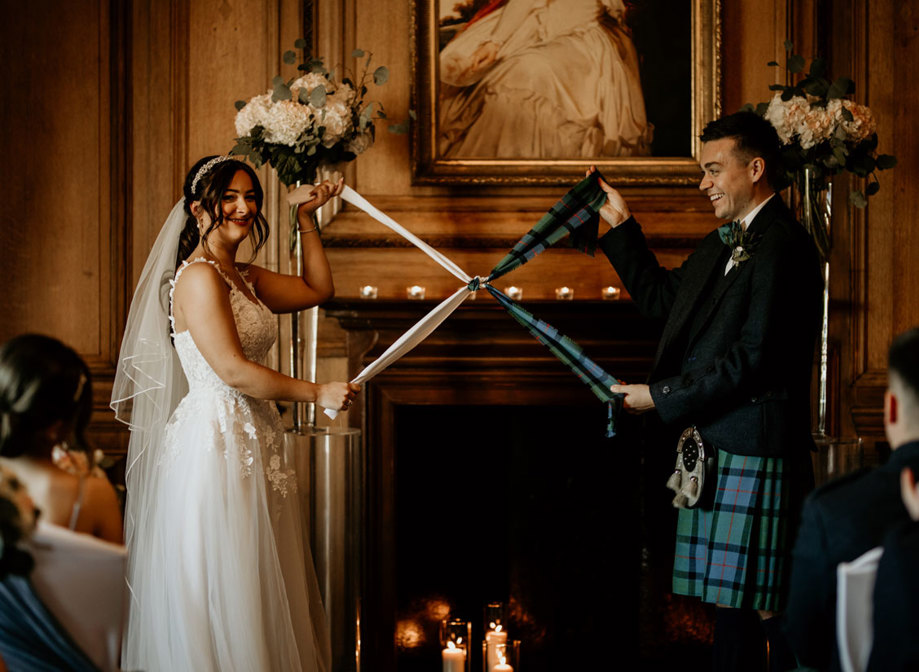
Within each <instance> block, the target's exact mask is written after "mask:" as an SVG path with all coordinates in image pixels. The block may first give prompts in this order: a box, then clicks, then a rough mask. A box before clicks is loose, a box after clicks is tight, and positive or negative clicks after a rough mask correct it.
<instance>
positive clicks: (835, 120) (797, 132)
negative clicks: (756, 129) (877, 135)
mask: <svg viewBox="0 0 919 672" xmlns="http://www.w3.org/2000/svg"><path fill="white" fill-rule="evenodd" d="M817 100H818V99H817V98H815V97H812V96H808V97H807V98H804V97H802V96H794V97H792V98H791V99H789V100H782V97H781V95H780V94H776V95H775V96H773V98H772V100H771V101H769V107H768V108H767V110H766V115H765V116H766V120H767V121H769V122H770V123H771V124H772V125H773V126H774V127H775V130H776V132H777V133H778V136H779V139H780V140H781V141H782V144H785V145H788V144H791V143H792V142H794V141H797V142H798V143H799V144H800V145H801V147H802V148H803V149H810V148H811V147H814V146H815V145H818V144H820V143H821V142H825V141H827V140H829V139H830V138H832V137H833V135H834V134H835V133H836V131H837V129H840V128H841V129H842V130H843V131H844V132H845V135H846V138H845V139H846V141H847V142H852V143H859V142H862V141H863V140H866V139H868V138H869V137H871V135H872V134H873V133H874V132H875V131H876V130H877V124H876V123H875V121H874V118H873V117H872V115H871V110H869V109H868V108H867V107H865V106H864V105H859V104H857V103H854V102H852V101H851V100H845V99H839V98H834V99H833V100H830V101H829V102H828V103H827V104H826V106H825V107H824V106H821V105H814V104H813V103H814V102H815V101H817ZM843 109H845V110H848V111H849V112H850V113H851V115H852V120H851V121H849V120H847V119H845V118H844V117H843Z"/></svg>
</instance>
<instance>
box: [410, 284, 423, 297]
mask: <svg viewBox="0 0 919 672" xmlns="http://www.w3.org/2000/svg"><path fill="white" fill-rule="evenodd" d="M424 293H425V289H424V287H422V286H420V285H412V286H411V287H406V288H405V295H406V296H407V297H408V298H410V299H423V298H424Z"/></svg>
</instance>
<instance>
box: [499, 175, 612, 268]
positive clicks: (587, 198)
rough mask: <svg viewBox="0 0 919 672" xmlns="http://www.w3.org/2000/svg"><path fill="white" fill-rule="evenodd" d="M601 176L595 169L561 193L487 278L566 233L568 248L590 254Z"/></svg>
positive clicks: (603, 196)
mask: <svg viewBox="0 0 919 672" xmlns="http://www.w3.org/2000/svg"><path fill="white" fill-rule="evenodd" d="M601 177H602V175H600V172H599V171H594V172H593V173H591V174H590V175H588V176H587V177H585V178H584V179H583V180H581V181H580V182H578V183H577V184H576V185H574V187H572V189H571V191H569V192H568V193H567V194H565V195H564V196H562V197H561V199H559V201H558V203H556V204H555V205H553V206H552V207H551V208H550V209H549V211H548V212H547V213H546V214H545V215H543V216H542V217H541V218H540V220H539V221H538V222H537V223H536V225H535V226H534V227H533V228H532V229H530V230H529V231H527V233H525V234H524V236H523V237H522V238H521V239H520V240H519V241H518V242H517V244H516V245H514V247H513V249H511V251H510V252H508V253H507V255H506V256H505V257H504V258H503V259H502V260H501V261H499V262H498V264H497V265H496V266H495V267H494V268H493V269H492V271H491V274H490V275H489V276H488V281H489V282H490V281H492V280H496V279H497V278H500V277H501V276H502V275H504V274H506V273H509V272H510V271H512V270H514V269H515V268H517V267H519V266H522V265H523V264H525V263H527V262H528V261H529V260H530V259H532V258H533V257H535V256H536V255H537V254H539V253H540V252H542V251H544V250H546V249H547V248H549V247H552V246H553V245H554V244H555V243H557V242H558V241H560V240H561V239H562V238H564V237H565V236H566V235H567V236H570V239H569V242H570V244H571V246H572V247H574V248H575V249H578V250H581V251H582V252H584V253H585V254H589V255H590V256H593V254H594V251H595V250H596V249H597V233H598V228H599V225H600V216H599V214H598V212H599V210H600V208H601V207H602V206H603V203H604V202H605V201H606V193H605V192H604V191H603V189H601V188H600V179H601Z"/></svg>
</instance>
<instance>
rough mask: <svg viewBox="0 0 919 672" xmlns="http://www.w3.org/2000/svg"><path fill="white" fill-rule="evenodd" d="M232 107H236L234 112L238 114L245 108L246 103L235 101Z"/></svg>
mask: <svg viewBox="0 0 919 672" xmlns="http://www.w3.org/2000/svg"><path fill="white" fill-rule="evenodd" d="M233 105H234V106H235V107H236V111H237V112H239V111H240V110H241V109H243V108H244V107H245V106H246V101H245V100H237V101H236V102H235V103H233Z"/></svg>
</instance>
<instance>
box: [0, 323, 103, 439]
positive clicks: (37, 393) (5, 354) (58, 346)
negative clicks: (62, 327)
mask: <svg viewBox="0 0 919 672" xmlns="http://www.w3.org/2000/svg"><path fill="white" fill-rule="evenodd" d="M92 408H93V392H92V379H91V377H90V374H89V368H88V367H87V366H86V362H84V361H83V360H82V359H80V356H79V355H78V354H77V353H76V352H74V351H73V350H72V349H71V348H69V347H67V346H66V345H64V344H63V343H61V342H60V341H59V340H57V339H56V338H51V337H50V336H41V335H39V334H24V335H22V336H17V337H16V338H13V339H10V340H9V341H7V342H6V343H4V344H3V345H2V346H0V456H3V457H19V456H20V455H23V454H25V453H26V452H28V451H29V449H30V448H32V447H33V445H35V442H34V440H35V438H36V435H37V434H38V433H39V432H41V431H43V430H46V429H48V428H49V427H51V425H53V424H54V423H56V422H59V421H63V422H64V426H65V427H66V428H67V429H68V430H69V432H70V435H69V437H68V438H67V443H68V444H69V446H70V447H71V448H75V449H77V450H83V451H87V452H89V445H88V444H87V442H86V426H87V425H88V424H89V419H90V415H91V414H92Z"/></svg>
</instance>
